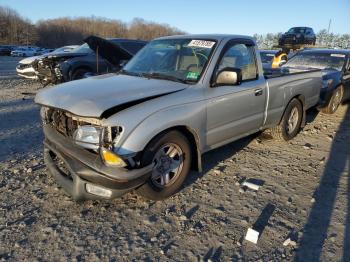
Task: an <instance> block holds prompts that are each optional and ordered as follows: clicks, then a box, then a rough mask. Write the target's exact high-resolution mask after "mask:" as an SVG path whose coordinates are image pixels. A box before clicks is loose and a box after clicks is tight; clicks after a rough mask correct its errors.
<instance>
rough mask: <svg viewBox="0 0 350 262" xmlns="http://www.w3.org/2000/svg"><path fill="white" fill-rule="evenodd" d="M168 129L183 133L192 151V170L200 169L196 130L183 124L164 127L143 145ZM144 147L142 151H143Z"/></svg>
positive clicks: (149, 142)
mask: <svg viewBox="0 0 350 262" xmlns="http://www.w3.org/2000/svg"><path fill="white" fill-rule="evenodd" d="M170 131H178V132H180V133H181V134H183V135H184V136H185V137H186V138H187V139H188V140H189V142H190V147H191V152H192V156H193V157H192V163H191V168H192V169H194V170H197V171H199V172H201V171H202V154H201V150H200V148H201V147H200V138H199V135H198V134H197V132H196V131H195V130H194V129H193V128H190V127H188V126H185V125H178V126H172V127H169V128H167V129H164V130H163V131H161V132H159V133H158V134H156V135H154V136H153V137H152V138H151V139H150V140H149V141H148V143H147V144H146V146H145V147H144V149H145V148H147V146H149V144H151V143H152V142H153V141H154V140H155V139H156V138H157V137H159V136H161V135H163V134H165V133H168V132H170ZM144 149H143V150H142V152H144Z"/></svg>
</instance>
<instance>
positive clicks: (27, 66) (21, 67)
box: [17, 64, 32, 69]
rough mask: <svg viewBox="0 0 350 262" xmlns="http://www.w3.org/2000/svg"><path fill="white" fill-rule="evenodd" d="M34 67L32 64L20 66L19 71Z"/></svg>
mask: <svg viewBox="0 0 350 262" xmlns="http://www.w3.org/2000/svg"><path fill="white" fill-rule="evenodd" d="M30 67H32V65H31V64H18V66H17V68H18V69H26V68H30Z"/></svg>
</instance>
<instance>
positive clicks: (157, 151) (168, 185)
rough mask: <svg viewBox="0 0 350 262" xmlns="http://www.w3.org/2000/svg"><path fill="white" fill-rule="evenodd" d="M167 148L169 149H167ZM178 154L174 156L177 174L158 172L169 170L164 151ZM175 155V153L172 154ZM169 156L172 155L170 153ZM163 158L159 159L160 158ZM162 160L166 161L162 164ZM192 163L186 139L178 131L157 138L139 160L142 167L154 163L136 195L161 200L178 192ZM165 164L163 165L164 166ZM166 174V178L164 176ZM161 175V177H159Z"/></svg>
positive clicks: (169, 166) (169, 165) (189, 147)
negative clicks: (146, 179) (150, 172)
mask: <svg viewBox="0 0 350 262" xmlns="http://www.w3.org/2000/svg"><path fill="white" fill-rule="evenodd" d="M168 146H169V149H168V148H167V147H168ZM170 146H174V148H175V149H172V150H171V149H170ZM168 150H169V151H172V152H177V151H179V152H180V151H181V152H180V153H182V158H180V155H181V154H180V153H179V154H178V155H175V156H174V159H173V160H174V161H175V162H174V164H175V163H177V164H175V166H179V167H178V168H179V169H177V172H173V171H170V172H167V171H165V172H160V171H159V170H163V168H164V169H166V170H169V169H171V164H172V163H170V164H169V162H167V161H168V158H167V157H169V156H165V155H164V154H163V153H164V152H166V151H168ZM173 154H175V153H173ZM169 155H172V153H171V152H170V154H169ZM159 156H160V157H165V159H161V158H160V157H159ZM163 160H166V161H164V162H163ZM191 161H192V153H191V146H190V143H189V141H188V139H187V138H186V137H185V136H184V135H183V134H182V133H180V132H178V131H170V132H168V133H165V134H162V135H160V136H157V137H156V138H155V139H153V140H152V142H151V143H150V144H149V145H148V146H147V147H146V149H145V150H144V153H143V157H142V159H141V163H142V165H149V164H151V163H154V168H153V171H152V174H151V176H150V178H149V179H148V181H147V182H146V183H145V184H144V185H142V186H140V187H139V188H137V189H136V193H137V194H138V195H140V196H142V197H144V198H146V199H150V200H163V199H166V198H168V197H170V196H172V195H174V194H175V193H176V192H178V191H179V190H180V189H181V186H182V184H183V183H184V181H185V180H186V178H187V176H188V174H189V172H190V168H191ZM164 163H165V164H164ZM166 173H167V174H168V176H167V175H166ZM160 174H163V175H160ZM162 183H164V185H163V184H162Z"/></svg>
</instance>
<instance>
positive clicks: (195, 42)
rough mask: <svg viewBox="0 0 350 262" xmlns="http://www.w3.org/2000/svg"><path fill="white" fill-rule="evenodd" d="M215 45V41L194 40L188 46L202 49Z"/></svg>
mask: <svg viewBox="0 0 350 262" xmlns="http://www.w3.org/2000/svg"><path fill="white" fill-rule="evenodd" d="M214 45H215V42H213V41H205V40H192V41H191V42H190V43H189V44H188V46H193V47H202V48H212V47H213V46H214Z"/></svg>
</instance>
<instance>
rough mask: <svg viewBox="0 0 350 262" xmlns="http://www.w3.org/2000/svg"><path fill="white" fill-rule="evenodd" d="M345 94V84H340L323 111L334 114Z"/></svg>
mask: <svg viewBox="0 0 350 262" xmlns="http://www.w3.org/2000/svg"><path fill="white" fill-rule="evenodd" d="M343 96H344V88H343V86H339V87H338V88H337V89H336V90H335V91H334V92H333V95H332V97H331V99H330V100H329V103H328V105H327V106H326V107H324V108H322V109H321V112H322V113H325V114H334V113H335V112H336V111H337V109H338V107H339V105H340V104H341V102H342V101H343Z"/></svg>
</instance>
